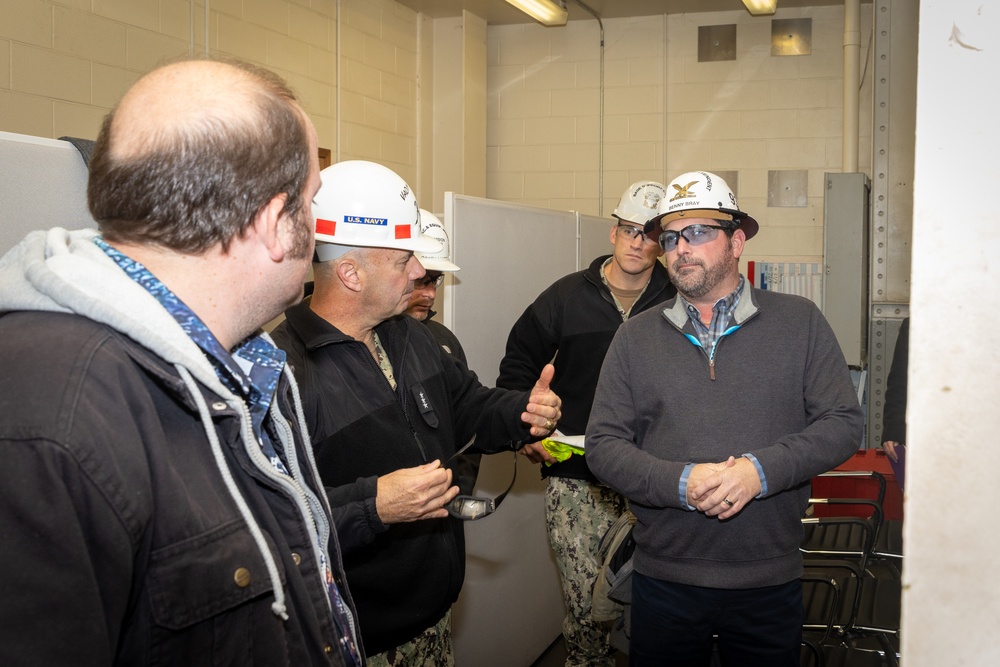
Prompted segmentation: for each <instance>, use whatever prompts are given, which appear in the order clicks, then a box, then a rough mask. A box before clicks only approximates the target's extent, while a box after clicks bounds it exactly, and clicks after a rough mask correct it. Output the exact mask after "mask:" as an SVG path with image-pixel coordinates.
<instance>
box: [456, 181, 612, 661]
mask: <svg viewBox="0 0 1000 667" xmlns="http://www.w3.org/2000/svg"><path fill="white" fill-rule="evenodd" d="M444 222H445V228H446V229H449V230H450V232H451V241H452V259H453V260H454V261H455V263H456V264H458V265H459V266H461V267H462V270H461V271H458V272H457V273H455V274H453V276H454V283H453V285H452V286H451V288H450V289H451V291H450V293H449V295H448V298H449V299H450V300H451V303H450V304H449V310H450V312H451V322H450V323H449V322H445V323H446V324H450V326H451V328H452V330H453V331H454V332H455V334H456V335H457V336H458V338H459V340H460V341H462V347H463V348H464V349H465V352H466V355H467V356H468V358H469V367H470V368H472V369H473V370H474V371H476V373H478V374H479V376H480V379H481V380H482V381H483V383H484V384H486V385H493V384H494V383H495V381H496V377H497V374H498V370H499V366H500V359H501V358H502V356H503V353H504V348H505V344H506V341H507V335H508V333H509V332H510V327H511V325H512V324H513V323H514V321H515V320H516V319H517V318H518V317H520V315H521V313H523V312H524V309H525V308H526V307H527V306H528V304H529V303H531V301H533V300H534V299H535V297H536V296H538V294H539V293H540V292H541V291H542V290H544V289H545V288H546V287H548V286H549V285H550V284H551V283H552V282H554V281H555V280H557V279H558V278H560V277H562V276H564V275H566V274H567V273H571V272H573V271H575V270H576V268H577V262H578V259H577V258H578V254H579V247H580V242H582V240H583V239H584V238H589V237H590V236H591V235H590V234H589V233H587V234H585V235H581V234H578V232H577V226H578V225H577V214H576V213H574V212H569V211H550V210H547V209H541V208H535V207H531V206H521V205H517V204H508V203H504V202H497V201H491V200H488V199H480V198H476V197H468V196H465V195H456V194H453V193H445V220H444ZM587 226H588V228H589V227H591V225H589V224H588V225H587ZM604 227H605V232H604V233H605V234H606V233H607V229H609V228H610V225H609V224H608V223H607V222H605V223H604ZM596 234H597V233H596V232H595V238H596ZM605 238H607V237H606V236H605ZM590 243H592V242H591V241H588V242H587V244H588V245H589V244H590ZM515 460H516V461H517V464H516V465H517V466H518V472H517V484H516V485H515V487H514V489H513V490H512V491H511V493H510V495H508V496H507V497H506V499H505V500H504V501H503V505H502V506H501V507H500V509H499V510H498V511H497V512H496V513H495V514H493V515H491V516H489V517H487V518H485V519H483V520H482V521H474V522H471V523H469V524H467V525H466V529H465V537H466V576H465V586H464V587H463V589H462V594H461V596H460V597H459V599H458V602H456V603H455V605H454V607H453V616H452V624H453V628H454V633H455V662H456V664H459V665H476V667H528V665H531V664H532V663H533V662H534V661H535V659H536V658H537V657H538V656H539V655H541V654H542V653H543V652H544V651H545V649H546V648H548V646H549V645H550V644H551V643H552V641H553V640H554V639H555V638H556V637H557V636H558V635H559V632H560V627H561V623H562V618H563V615H564V613H565V612H564V608H563V602H562V595H561V592H560V586H559V574H558V571H557V569H556V566H555V563H554V562H553V560H552V556H551V553H550V551H549V546H548V537H547V534H546V530H545V517H544V491H545V484H544V482H543V481H542V479H541V477H540V474H539V470H538V466H537V465H535V464H532V463H530V462H529V461H528V460H527V459H526V458H525V457H523V456H517V457H516V458H515V456H514V455H513V454H509V453H505V454H497V455H493V456H484V457H483V459H482V467H481V468H480V472H479V480H478V482H477V484H476V491H477V493H480V494H484V495H488V496H491V497H492V496H496V495H497V494H498V493H500V492H502V491H503V490H504V489H505V488H506V485H507V484H508V483H509V482H510V478H511V474H512V471H513V469H514V465H515V464H514V461H515ZM497 619H502V621H501V622H499V625H498V624H497V623H496V622H495V621H497ZM498 630H500V631H498Z"/></svg>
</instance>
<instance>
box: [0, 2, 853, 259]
mask: <svg viewBox="0 0 1000 667" xmlns="http://www.w3.org/2000/svg"><path fill="white" fill-rule="evenodd" d="M206 2H207V6H208V8H209V11H208V14H209V21H208V46H207V48H208V51H209V52H210V53H222V54H228V55H233V56H238V57H241V58H245V59H248V60H251V61H253V62H256V63H259V64H261V65H264V66H267V67H269V68H271V69H273V70H275V71H276V72H278V73H279V74H281V75H282V76H284V77H285V78H287V79H288V80H289V82H290V83H291V84H292V85H293V86H294V87H295V89H296V91H297V92H298V93H299V95H300V96H301V98H302V101H303V105H304V106H305V108H306V110H307V112H308V113H309V115H310V117H311V118H312V120H313V122H314V124H315V125H316V128H317V131H318V133H319V138H320V145H321V146H322V147H325V148H330V149H331V150H332V151H333V159H334V160H335V161H336V160H344V159H368V160H374V161H377V162H380V163H382V164H385V165H386V166H388V167H390V168H392V169H394V170H396V171H397V172H398V173H399V174H400V175H401V176H402V177H403V178H404V179H405V180H407V182H409V183H410V184H411V185H413V186H414V187H415V188H417V194H418V198H419V200H420V201H422V202H426V205H425V208H427V207H429V208H431V209H438V210H439V209H440V203H441V202H440V201H438V200H439V199H441V196H442V193H443V192H444V191H448V190H452V191H456V192H463V193H466V194H470V193H468V192H466V190H467V188H466V187H465V185H466V184H471V185H474V186H475V189H477V190H478V189H480V188H481V187H482V186H481V185H479V184H480V183H485V188H486V192H485V195H486V196H487V197H490V198H494V199H500V200H505V201H510V202H516V203H524V204H530V205H535V206H545V207H549V208H554V209H571V210H579V211H582V212H584V213H587V214H592V215H608V214H609V213H610V212H611V211H612V210H613V209H614V206H615V204H616V203H617V200H618V197H619V195H620V194H621V192H622V191H623V190H624V189H625V187H626V186H627V185H628V184H629V183H631V182H633V181H635V180H638V179H640V178H652V179H655V180H661V181H663V182H667V181H669V180H670V179H671V178H673V177H674V176H676V175H678V174H680V173H681V172H683V171H688V170H693V169H708V170H715V171H722V172H731V173H735V174H737V175H738V176H737V178H738V182H737V183H735V184H733V185H734V187H735V189H736V190H737V194H738V196H739V199H740V204H741V206H742V207H743V208H744V209H746V210H748V211H750V212H751V213H753V214H754V215H755V216H756V217H757V218H758V220H759V221H760V222H761V225H762V229H761V233H760V235H759V236H758V237H757V238H756V239H754V242H753V245H752V247H749V248H748V253H749V254H748V257H751V258H753V259H757V260H771V261H821V256H822V252H823V250H822V245H823V219H822V218H823V174H824V173H825V172H827V171H833V172H836V171H840V168H841V145H842V143H841V131H842V113H843V112H842V101H843V78H844V77H843V71H842V65H841V63H842V61H843V56H842V43H843V29H844V26H843V8H842V7H838V6H833V7H821V8H805V9H788V10H779V11H778V13H777V14H776V15H775V17H774V18H778V19H799V18H808V19H811V22H812V39H811V47H812V50H811V53H810V54H809V55H802V56H780V57H779V56H772V55H771V17H757V18H755V17H751V16H750V15H749V14H747V13H746V12H745V11H742V10H739V11H732V12H715V13H702V14H675V15H662V16H651V17H642V18H632V19H612V20H608V21H604V22H603V32H604V44H605V46H604V53H603V67H602V58H601V56H602V53H601V32H602V31H601V25H600V24H599V23H598V21H596V20H587V21H573V22H571V23H570V24H569V25H567V26H565V27H562V28H544V27H542V26H540V25H537V24H522V25H506V26H489V27H487V29H486V45H485V52H479V53H475V52H473V51H470V50H469V49H468V48H467V47H468V45H470V44H474V43H476V38H475V37H474V36H472V35H463V37H462V38H461V39H460V40H459V41H458V43H457V49H456V48H455V47H451V48H446V49H444V50H441V49H437V48H436V46H435V37H437V38H438V39H439V40H443V41H444V43H445V44H451V43H454V42H452V41H451V40H450V39H449V38H450V37H451V36H452V33H454V32H456V28H457V30H459V31H462V30H464V29H467V28H469V27H470V26H476V24H475V22H471V23H470V21H471V18H472V17H466V19H464V21H463V20H460V21H458V22H456V21H454V20H450V19H437V20H434V21H431V22H430V24H428V21H427V20H426V18H424V17H421V16H420V15H419V14H417V13H415V12H413V11H412V10H410V9H408V8H405V7H403V6H402V5H400V4H398V3H396V2H395V1H394V0H341V2H339V3H338V2H337V0H156V1H154V0H92V1H88V2H81V1H80V0H0V130H5V131H8V132H17V133H22V134H31V135H37V136H42V137H59V136H63V135H70V136H77V137H83V138H94V137H95V136H96V134H97V130H98V127H99V124H100V120H101V118H102V117H103V115H104V114H105V113H106V112H107V111H108V110H109V109H110V108H111V106H112V105H113V104H114V103H115V102H116V101H117V99H118V98H119V97H120V96H121V94H122V93H123V92H124V91H125V89H126V88H127V87H128V86H129V85H130V84H131V83H132V82H133V81H134V80H135V79H136V78H137V77H138V76H139V75H141V74H142V73H143V72H146V71H148V70H149V69H150V68H152V67H154V66H155V65H156V64H158V63H160V62H162V61H163V60H165V59H168V58H172V57H176V56H180V55H183V54H188V53H203V52H205V49H206V45H205V32H206V26H205V6H206ZM868 6H869V5H864V7H868ZM338 18H339V21H338ZM871 23H872V21H871V12H870V11H867V10H865V11H862V25H861V35H862V63H863V64H862V67H863V68H864V70H865V71H864V72H863V73H862V77H863V78H862V81H863V85H862V89H861V109H862V112H861V118H860V128H861V129H860V135H861V137H860V142H861V146H860V155H861V165H860V168H861V170H862V171H865V172H866V173H869V175H870V171H871V157H870V156H871V112H870V108H871V75H870V70H871V64H870V62H868V59H867V58H866V57H865V53H866V49H867V47H868V40H869V37H870V35H871ZM728 24H733V25H735V26H736V29H737V37H736V59H735V60H728V61H719V62H698V29H699V27H700V26H718V25H728ZM463 43H464V45H465V46H464V47H463V46H462V44H463ZM449 51H450V52H449ZM470 57H476V58H479V59H485V68H483V66H482V64H478V65H477V64H476V63H470V62H468V58H470ZM463 59H464V60H463ZM460 63H464V64H460ZM456 65H458V66H457V67H456ZM484 71H485V77H486V80H485V81H483V76H484V74H483V72H484ZM421 81H423V83H424V84H425V85H426V86H427V88H431V87H433V89H434V92H433V94H432V95H431V94H425V95H424V96H423V97H422V99H419V100H418V95H419V93H420V89H419V86H420V85H421ZM602 81H603V91H602ZM445 88H447V90H445ZM449 91H450V92H449ZM426 92H429V91H425V93H426ZM602 92H603V95H602ZM483 109H485V114H486V117H485V146H484V145H481V142H482V141H483V139H482V132H483V131H482V130H477V131H470V130H473V129H475V128H477V127H478V123H479V122H480V121H479V120H478V119H479V118H481V117H482V115H481V114H482V113H483V111H482V110H483ZM470 119H473V122H472V123H471V125H470ZM456 120H457V122H455V121H456ZM602 130H603V146H602V144H601V138H602ZM427 132H433V133H434V136H432V137H424V138H422V139H421V138H420V136H419V135H421V133H424V134H426V133H427ZM473 144H474V145H473ZM456 145H457V146H458V147H459V148H460V150H461V152H462V155H464V156H465V159H461V158H456V156H455V155H453V152H454V151H453V150H445V148H446V147H452V148H453V147H455V146H456ZM420 146H423V147H424V148H423V149H422V150H418V148H419V147H420ZM428 148H431V150H428ZM435 149H442V150H435ZM438 153H443V154H442V155H438ZM484 159H485V161H484ZM463 163H464V164H463ZM769 170H800V171H805V172H806V174H807V179H808V186H807V198H806V200H805V206H796V207H768V205H767V195H768V171H769ZM481 172H484V173H481ZM429 176H430V178H429ZM471 194H482V193H478V192H476V193H471Z"/></svg>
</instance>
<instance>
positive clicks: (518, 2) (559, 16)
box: [507, 0, 569, 26]
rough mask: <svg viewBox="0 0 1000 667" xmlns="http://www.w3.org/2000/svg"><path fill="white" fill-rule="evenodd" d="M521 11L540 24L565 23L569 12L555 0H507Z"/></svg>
mask: <svg viewBox="0 0 1000 667" xmlns="http://www.w3.org/2000/svg"><path fill="white" fill-rule="evenodd" d="M507 2H509V3H510V4H512V5H514V6H515V7H517V8H518V9H520V10H521V11H522V12H524V13H525V14H527V15H528V16H530V17H531V18H533V19H535V20H536V21H538V22H539V23H541V24H542V25H549V26H553V25H566V19H567V18H569V14H568V12H567V11H566V8H565V7H564V6H562V4H561V3H559V2H556V1H555V0H507Z"/></svg>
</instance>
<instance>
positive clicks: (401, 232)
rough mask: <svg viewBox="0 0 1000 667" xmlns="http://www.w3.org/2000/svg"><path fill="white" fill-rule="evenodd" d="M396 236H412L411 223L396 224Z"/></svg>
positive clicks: (399, 237)
mask: <svg viewBox="0 0 1000 667" xmlns="http://www.w3.org/2000/svg"><path fill="white" fill-rule="evenodd" d="M396 238H397V239H408V238H410V226H409V225H396Z"/></svg>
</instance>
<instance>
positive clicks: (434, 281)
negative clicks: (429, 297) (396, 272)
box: [413, 273, 444, 289]
mask: <svg viewBox="0 0 1000 667" xmlns="http://www.w3.org/2000/svg"><path fill="white" fill-rule="evenodd" d="M443 282H444V274H443V273H442V274H441V275H439V276H436V277H431V276H429V275H426V274H424V276H422V277H420V278H417V279H416V280H414V281H413V286H414V287H415V288H417V289H423V288H425V287H430V286H431V285H434V287H441V283H443Z"/></svg>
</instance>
